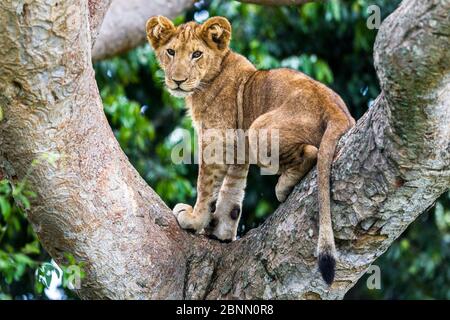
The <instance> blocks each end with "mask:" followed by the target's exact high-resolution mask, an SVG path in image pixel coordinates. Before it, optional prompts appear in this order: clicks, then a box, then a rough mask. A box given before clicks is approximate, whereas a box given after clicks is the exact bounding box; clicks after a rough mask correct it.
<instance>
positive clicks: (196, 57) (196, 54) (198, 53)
mask: <svg viewBox="0 0 450 320" xmlns="http://www.w3.org/2000/svg"><path fill="white" fill-rule="evenodd" d="M202 54H203V52H201V51H195V52H194V53H193V54H192V59H198V58H200V57H201V56H202Z"/></svg>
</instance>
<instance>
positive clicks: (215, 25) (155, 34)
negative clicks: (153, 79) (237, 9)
mask: <svg viewBox="0 0 450 320" xmlns="http://www.w3.org/2000/svg"><path fill="white" fill-rule="evenodd" d="M146 29H147V38H148V41H149V42H150V44H151V45H152V47H153V49H154V50H155V53H156V56H157V58H158V60H159V62H160V64H161V67H162V69H163V70H164V72H165V78H166V79H165V82H166V86H167V88H168V89H169V91H170V93H171V94H172V95H174V96H176V97H181V98H183V97H187V96H189V95H191V94H192V93H193V92H194V91H195V90H198V89H200V88H201V86H202V83H204V82H207V81H208V80H210V79H212V78H213V77H214V76H216V75H217V73H218V72H219V71H220V65H221V62H222V59H223V57H224V56H225V54H226V52H228V45H229V43H230V39H231V25H230V23H229V22H228V20H227V19H225V18H222V17H214V18H211V19H209V20H207V21H206V22H205V23H203V24H201V25H199V24H197V23H195V22H189V23H186V24H183V25H181V26H179V27H175V26H174V24H173V23H172V21H170V20H169V19H167V18H166V17H163V16H157V17H152V18H150V19H149V20H148V21H147V26H146Z"/></svg>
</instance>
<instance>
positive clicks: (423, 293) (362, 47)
mask: <svg viewBox="0 0 450 320" xmlns="http://www.w3.org/2000/svg"><path fill="white" fill-rule="evenodd" d="M398 3H399V1H398V0H394V1H388V0H373V1H368V0H348V1H339V0H330V1H328V2H325V3H309V4H305V5H303V6H299V7H279V8H272V7H261V6H256V5H249V4H241V3H239V2H235V1H219V0H213V1H200V2H199V3H197V5H196V6H195V7H194V8H193V9H192V10H191V11H189V12H187V13H186V14H185V15H183V16H182V17H179V18H177V19H176V20H177V21H176V22H177V23H181V22H183V21H185V20H192V19H194V18H197V19H198V20H200V19H202V18H204V17H207V16H208V15H209V16H214V15H222V16H225V17H227V18H229V20H230V21H231V22H232V25H233V41H232V47H233V49H234V50H236V51H237V52H239V53H241V54H243V55H245V56H246V57H248V58H249V59H250V60H251V61H252V62H253V63H254V64H255V65H256V66H257V67H258V68H261V69H267V68H276V67H290V68H293V69H297V70H300V71H303V72H305V73H307V74H309V75H311V76H312V77H314V78H316V79H318V80H320V81H322V82H324V83H326V84H327V85H329V86H330V87H332V88H333V89H334V90H335V91H337V92H338V93H339V94H340V95H341V96H342V97H343V98H344V100H345V102H346V103H347V105H348V106H349V108H350V110H351V113H352V114H353V116H354V117H355V118H359V117H360V116H361V115H362V114H364V112H366V111H367V109H368V108H369V107H370V105H371V103H372V101H373V100H374V99H375V98H376V97H377V95H378V94H379V91H380V89H379V86H378V81H377V78H376V73H375V70H374V67H373V58H372V47H373V43H374V41H375V36H376V32H377V30H369V29H368V28H367V26H366V20H367V18H368V15H369V13H368V10H367V9H368V7H369V6H370V5H373V4H376V5H378V6H379V7H380V8H381V13H382V18H385V17H386V16H387V15H388V14H390V13H391V12H392V11H393V10H394V9H395V8H396V6H397V5H398ZM95 70H96V77H97V82H98V86H99V89H100V92H101V96H102V99H103V102H104V107H105V113H106V115H107V117H108V120H109V122H110V124H111V126H112V128H113V131H114V133H115V135H116V137H117V139H118V141H119V143H120V145H121V146H122V148H123V150H124V151H125V153H126V154H127V156H128V157H129V159H130V161H131V162H132V163H133V165H134V166H135V167H136V169H137V170H138V171H139V173H140V174H141V175H142V177H144V179H145V180H146V181H147V182H148V183H149V184H150V185H151V186H152V187H153V188H154V189H155V190H156V191H157V193H158V194H159V195H160V196H161V197H162V198H163V199H164V201H165V202H166V203H167V204H168V205H169V206H174V205H175V204H176V203H178V202H183V203H191V204H193V203H194V201H195V197H196V190H195V185H196V177H197V166H196V165H174V164H173V163H172V161H171V152H172V148H173V147H174V146H175V145H177V144H178V143H179V142H180V141H181V137H182V136H181V134H180V132H181V131H180V130H181V129H186V130H190V132H191V133H192V132H193V129H192V126H191V121H190V119H189V118H188V117H185V110H184V102H183V101H182V100H179V99H175V98H172V97H171V96H169V95H168V93H167V92H166V91H165V90H164V88H163V80H164V76H163V73H162V72H161V71H160V70H159V67H158V64H157V62H156V60H155V57H154V55H153V54H152V52H151V50H150V48H149V46H148V45H144V46H142V47H139V48H137V49H135V50H133V51H131V52H129V53H127V54H124V55H122V56H119V57H115V58H113V59H111V60H107V61H102V62H99V63H97V64H96V65H95ZM192 143H194V142H192ZM275 183H276V177H270V176H260V175H259V170H258V169H257V168H252V169H251V171H250V176H249V181H248V185H249V186H250V187H249V188H248V192H247V195H246V198H245V202H244V210H243V211H244V215H243V218H242V222H241V226H240V234H241V235H242V234H245V232H246V231H247V230H248V229H250V228H253V227H255V226H257V225H259V224H260V223H262V222H263V221H264V219H265V218H266V217H267V216H268V215H269V214H270V213H271V212H273V211H274V210H275V209H276V207H277V205H278V203H277V201H276V198H275V195H274V186H275ZM12 190H13V189H11V186H10V184H9V183H8V182H7V181H2V183H1V184H0V210H1V215H0V228H1V229H0V232H1V233H0V299H2V298H15V299H21V298H46V295H44V294H43V288H44V287H45V286H44V284H46V283H47V282H48V281H49V280H50V278H49V272H48V271H49V270H50V269H51V268H52V266H53V268H54V264H51V263H49V262H50V258H49V256H48V255H47V254H46V253H45V252H44V250H43V249H42V247H41V246H40V245H39V243H38V241H37V240H36V237H35V234H34V233H33V232H32V230H31V229H30V227H29V225H28V224H27V222H26V220H25V219H24V216H23V214H22V213H21V210H20V208H19V207H18V206H16V205H14V202H13V198H14V197H17V195H16V196H14V195H13V191H12ZM28 196H30V195H28ZM25 198H27V195H25ZM18 200H19V203H20V202H21V203H22V205H24V204H25V205H26V202H25V203H24V200H23V199H22V200H21V199H18ZM2 234H3V236H2ZM449 242H450V195H449V194H445V195H443V196H442V197H441V198H440V199H439V201H438V202H437V205H436V207H435V208H433V209H431V210H430V211H429V212H428V213H425V214H423V215H422V216H421V217H419V219H417V221H415V222H414V223H413V224H412V225H411V226H410V227H409V228H408V229H407V231H406V232H405V233H404V234H403V235H402V236H401V238H400V239H399V240H398V241H396V242H395V243H394V244H393V245H392V246H391V248H389V250H388V251H387V252H386V253H385V254H384V255H383V256H382V257H381V258H380V259H378V260H377V261H376V264H377V265H379V266H380V268H381V279H382V288H381V290H368V289H367V287H366V282H365V280H366V277H363V278H362V279H361V280H360V282H359V283H358V285H357V286H356V287H355V288H353V289H352V290H351V291H350V292H349V293H348V295H347V298H349V299H360V298H377V299H429V298H435V299H436V298H437V299H449V298H450V268H449V267H448V265H449V263H450V250H449V249H448V248H449ZM74 263H75V262H74ZM64 269H65V268H64V267H61V270H62V271H64ZM36 270H37V271H36ZM51 272H57V273H58V272H59V271H51ZM63 273H64V272H63ZM37 278H40V279H41V281H40V282H39V281H36V279H37ZM42 279H43V280H42ZM43 283H44V284H43ZM66 287H67V284H66ZM69 297H71V296H70V295H69Z"/></svg>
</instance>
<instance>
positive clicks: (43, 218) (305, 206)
mask: <svg viewBox="0 0 450 320" xmlns="http://www.w3.org/2000/svg"><path fill="white" fill-rule="evenodd" d="M55 3H56V0H43V1H39V2H37V1H34V2H30V3H25V4H24V2H23V1H19V0H5V1H2V2H0V44H1V46H0V55H1V56H2V63H1V64H0V108H2V111H3V114H4V117H3V119H2V120H1V121H0V168H1V169H2V170H3V171H4V172H5V173H6V175H7V177H8V178H9V179H11V180H12V181H13V182H14V181H18V180H21V179H23V178H24V177H25V176H27V173H29V172H30V170H31V174H28V180H29V183H30V187H31V188H32V189H33V190H34V191H35V192H36V193H37V198H36V199H34V200H33V202H32V206H31V210H29V211H28V212H27V216H28V219H29V220H30V222H31V224H32V226H33V228H34V230H35V231H36V233H37V235H38V237H39V239H40V240H41V242H42V244H43V245H44V247H45V248H46V250H47V251H48V252H49V253H50V255H51V256H52V257H53V258H55V259H56V261H57V262H59V263H65V259H64V253H66V252H68V253H71V254H73V255H74V256H75V258H76V259H77V260H78V261H83V262H84V263H85V271H86V277H85V278H84V279H83V280H82V287H81V289H80V290H79V291H78V294H79V295H80V297H82V298H112V299H119V298H122V299H131V298H134V299H149V298H157V299H170V298H185V299H202V298H207V299H217V298H225V299H227V298H242V299H244V298H245V299H250V298H251V299H256V298H265V299H269V298H286V299H341V298H343V296H344V295H345V293H346V292H347V291H348V289H349V288H351V287H352V286H353V285H354V284H355V283H356V281H357V280H358V279H359V278H360V276H361V275H362V274H363V273H364V272H365V270H366V269H367V268H368V266H369V265H370V264H371V263H372V262H373V261H374V260H375V259H376V258H377V257H378V256H380V255H381V254H382V253H383V252H384V251H385V250H386V249H387V248H388V247H389V245H390V244H391V243H392V242H393V241H394V240H395V239H396V238H397V237H398V236H399V235H400V234H401V233H402V232H403V231H404V230H405V228H406V227H407V226H408V225H409V224H410V223H411V222H412V221H413V220H414V219H416V218H417V216H418V215H419V214H421V213H422V212H424V211H426V210H427V208H429V207H430V206H432V205H433V203H434V201H435V200H436V199H437V198H438V197H439V195H441V194H442V193H443V192H445V191H446V190H447V189H448V188H449V186H450V126H449V123H450V103H449V101H450V96H449V95H450V90H449V89H450V79H449V69H450V65H449V63H450V53H449V50H448V48H449V47H450V43H449V35H450V22H449V18H448V12H449V9H450V3H449V1H447V0H441V1H438V0H434V1H431V0H430V1H420V0H408V1H404V2H403V3H402V4H401V6H400V7H399V8H398V9H397V10H396V11H395V12H394V13H393V14H392V15H391V16H389V17H388V18H387V19H386V21H384V22H383V25H382V28H381V30H380V31H379V34H378V36H377V41H376V44H375V63H376V69H377V72H378V76H379V78H380V84H381V87H382V89H383V92H382V94H381V95H380V96H379V97H378V99H377V101H376V103H375V104H374V106H373V107H372V108H371V109H370V110H369V111H368V113H367V114H366V115H365V116H363V118H362V119H361V120H360V121H358V123H357V125H356V127H355V128H353V129H352V130H351V131H350V132H348V133H347V134H346V135H345V136H344V137H343V139H342V140H341V142H340V145H339V150H338V152H337V154H336V159H335V162H334V165H333V174H332V198H333V207H332V215H333V224H334V230H335V234H336V239H337V241H336V243H337V250H338V259H339V261H338V264H337V274H336V281H335V283H334V284H333V285H332V286H331V287H327V286H326V285H325V284H324V283H323V281H322V280H321V278H320V275H319V273H318V271H317V266H316V259H315V257H314V255H315V252H314V251H315V247H316V241H317V185H316V171H315V170H313V171H312V172H310V173H309V174H308V176H307V177H306V178H305V179H304V180H303V181H302V182H301V183H300V184H299V185H298V186H297V187H296V189H295V190H294V192H293V193H292V194H291V196H290V197H289V198H288V200H287V201H286V202H285V203H284V204H282V205H281V206H280V207H279V208H278V210H277V211H276V212H275V213H274V214H272V216H271V217H270V218H269V219H268V220H267V221H266V222H265V223H264V224H263V225H262V226H260V227H259V228H256V229H253V230H251V231H250V232H249V233H248V234H247V235H246V236H245V237H243V238H242V239H240V240H238V241H236V242H234V243H231V244H220V243H217V242H216V241H213V240H208V239H206V238H204V237H201V236H194V235H191V234H189V233H186V232H184V231H182V230H180V228H179V227H178V225H177V223H176V221H175V219H174V217H173V215H172V213H171V211H170V209H169V208H168V207H167V206H166V205H165V204H164V203H163V202H162V200H161V199H160V198H159V197H158V195H156V194H155V192H154V191H153V190H152V189H151V188H150V187H149V186H147V185H146V184H145V182H144V181H143V180H142V178H140V177H139V175H138V173H137V172H136V171H135V169H134V168H133V167H132V166H131V165H130V164H129V162H128V160H127V158H126V156H125V155H124V154H123V152H122V151H121V150H120V147H119V145H118V143H117V141H116V140H115V138H114V135H113V133H112V131H111V129H110V127H109V125H108V123H107V120H106V118H105V116H104V113H103V110H102V103H101V100H100V97H99V94H98V89H97V86H96V83H95V78H94V72H93V69H92V64H91V49H90V48H91V44H92V34H91V32H94V31H93V30H91V28H90V23H89V18H88V17H89V7H88V0H74V1H70V2H69V1H63V2H59V3H58V5H57V6H55ZM48 154H53V155H56V156H57V157H59V159H58V160H57V161H56V162H55V163H52V162H49V161H46V160H45V158H46V157H45V155H48ZM36 159H40V161H39V163H38V164H35V165H32V162H33V160H36Z"/></svg>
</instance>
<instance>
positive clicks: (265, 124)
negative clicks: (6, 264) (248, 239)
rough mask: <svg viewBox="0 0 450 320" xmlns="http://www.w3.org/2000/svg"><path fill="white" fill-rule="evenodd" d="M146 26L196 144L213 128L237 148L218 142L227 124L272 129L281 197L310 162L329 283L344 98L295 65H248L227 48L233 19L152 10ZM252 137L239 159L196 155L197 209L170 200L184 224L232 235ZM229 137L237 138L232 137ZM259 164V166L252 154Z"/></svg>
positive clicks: (345, 126) (348, 120)
mask: <svg viewBox="0 0 450 320" xmlns="http://www.w3.org/2000/svg"><path fill="white" fill-rule="evenodd" d="M146 31H147V38H148V40H149V42H150V44H151V45H152V47H153V48H154V50H155V53H156V56H157V58H158V60H159V62H160V65H161V67H162V69H163V70H164V72H165V82H166V86H167V88H168V90H169V91H170V93H171V94H172V95H174V96H176V97H180V98H185V99H186V104H187V108H188V111H189V113H190V115H191V116H192V119H193V123H194V126H195V127H196V130H197V132H198V135H199V144H200V146H199V147H200V149H201V150H203V149H206V148H208V146H209V144H210V143H211V142H208V141H209V140H208V139H202V137H203V136H202V135H203V132H206V130H208V129H214V130H215V135H216V138H221V139H219V141H220V142H219V143H221V144H225V147H224V150H225V151H236V148H235V145H234V144H230V143H229V139H228V140H225V136H226V135H227V133H226V132H227V130H229V129H242V130H252V131H253V132H259V131H261V130H266V131H267V132H268V135H269V136H275V135H276V137H277V140H276V142H277V146H276V147H277V148H276V150H277V151H278V155H279V157H278V159H277V160H278V164H279V167H278V172H277V173H278V174H279V175H280V177H279V179H278V183H277V185H276V189H275V192H276V196H277V198H278V200H279V201H281V202H282V201H284V200H285V199H286V197H287V196H288V195H289V193H290V192H291V190H292V189H293V187H294V186H295V185H296V184H297V183H298V182H299V181H300V180H301V179H302V178H303V176H305V174H306V173H307V172H308V171H309V170H310V169H311V168H312V167H313V166H314V165H315V164H316V161H317V169H318V187H319V239H318V259H319V269H320V271H321V273H322V276H323V278H324V280H325V281H326V282H327V283H328V284H331V283H332V282H333V279H334V269H335V250H336V249H335V244H334V236H333V229H332V224H331V215H330V171H331V163H332V160H333V156H334V152H335V147H336V144H337V142H338V140H339V138H340V137H341V136H342V135H343V134H344V133H345V132H346V131H347V130H349V128H351V127H352V126H353V125H354V123H355V121H354V119H353V118H352V117H351V116H350V113H349V112H348V110H347V107H346V106H345V104H344V102H343V101H342V99H341V98H340V97H339V96H338V95H337V94H336V93H334V92H333V91H332V90H331V89H329V88H327V87H326V86H325V85H323V84H321V83H319V82H317V81H315V80H313V79H311V78H309V77H308V76H306V75H304V74H303V73H301V72H297V71H294V70H289V69H278V70H270V71H258V70H256V68H255V67H254V66H253V65H252V64H251V63H250V62H249V61H248V60H247V59H246V58H245V57H243V56H241V55H239V54H236V53H234V52H232V51H231V50H230V48H229V43H230V39H231V25H230V23H229V22H228V20H227V19H225V18H222V17H214V18H211V19H209V20H207V21H206V22H205V23H203V24H201V25H199V24H197V23H195V22H189V23H186V24H183V25H181V26H178V27H175V26H174V24H173V23H172V22H171V21H170V20H169V19H167V18H165V17H162V16H157V17H152V18H150V19H149V20H148V22H147V26H146ZM252 139H253V140H252ZM258 139H259V136H258V137H256V138H255V136H253V138H250V135H248V136H246V138H245V141H246V145H247V146H249V148H248V149H250V151H249V152H246V154H245V157H244V158H245V159H246V160H245V161H240V162H239V161H235V160H236V158H238V157H239V156H242V154H239V152H237V153H236V154H235V155H234V158H232V160H234V161H231V163H229V161H228V162H227V161H223V162H218V161H216V162H212V163H211V161H206V159H205V160H203V159H200V162H199V163H200V164H199V175H198V182H197V201H196V203H195V206H194V207H193V208H192V207H191V206H189V205H187V204H177V205H176V206H175V208H174V209H173V212H174V214H175V216H176V218H177V220H178V223H179V224H180V226H181V227H182V228H184V229H192V230H195V231H196V232H207V233H208V234H209V235H210V236H211V237H212V238H215V239H219V240H222V241H232V240H235V239H236V232H237V227H238V223H239V219H240V216H241V208H242V201H243V199H244V193H245V186H246V179H247V173H248V169H249V163H250V161H249V159H250V158H251V155H253V156H254V155H255V154H257V151H256V150H254V146H255V145H256V146H258V144H259V143H260V141H258ZM206 140H207V141H206ZM231 140H233V142H236V140H238V138H237V135H235V136H234V137H233V139H231ZM225 141H226V142H225ZM271 141H272V140H271ZM246 149H247V148H246ZM271 150H272V149H271ZM218 154H220V152H218V151H216V153H215V155H218ZM227 159H228V160H229V157H227ZM257 163H258V164H259V165H261V166H263V164H262V163H261V161H259V159H257Z"/></svg>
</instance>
